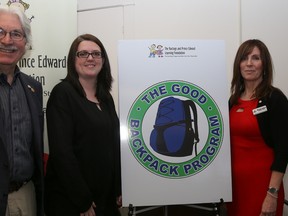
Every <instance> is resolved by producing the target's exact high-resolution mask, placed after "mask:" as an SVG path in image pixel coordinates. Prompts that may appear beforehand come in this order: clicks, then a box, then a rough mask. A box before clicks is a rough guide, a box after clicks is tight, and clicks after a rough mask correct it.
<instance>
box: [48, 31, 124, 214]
mask: <svg viewBox="0 0 288 216" xmlns="http://www.w3.org/2000/svg"><path fill="white" fill-rule="evenodd" d="M111 82H112V76H111V71H110V64H109V59H108V56H107V53H106V51H105V48H104V46H103V44H102V43H101V41H100V40H99V39H97V38H96V37H95V36H93V35H90V34H85V35H81V36H79V37H77V38H76V39H75V40H74V41H73V43H72V45H71V47H70V51H69V55H68V73H67V76H66V78H65V79H64V80H63V81H62V82H60V83H59V84H57V85H56V86H55V87H54V89H53V90H52V92H51V95H50V97H49V100H48V103H47V129H48V140H49V159H48V162H47V174H46V179H45V212H46V215H47V216H50V215H51V216H57V215H61V216H63V215H69V216H74V215H75V216H76V215H77V216H79V215H80V216H88V215H89V216H90V215H92V216H93V215H97V216H101V215H103V216H116V215H120V213H119V211H118V206H119V205H121V195H120V194H121V183H120V138H119V120H118V117H117V114H116V111H115V106H114V102H113V99H112V96H111V94H110V90H111Z"/></svg>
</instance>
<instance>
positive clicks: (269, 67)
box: [230, 39, 274, 105]
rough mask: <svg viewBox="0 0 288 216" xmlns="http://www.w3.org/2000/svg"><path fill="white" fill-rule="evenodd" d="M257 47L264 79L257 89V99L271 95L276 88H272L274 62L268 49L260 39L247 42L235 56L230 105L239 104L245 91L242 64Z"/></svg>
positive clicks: (255, 94)
mask: <svg viewBox="0 0 288 216" xmlns="http://www.w3.org/2000/svg"><path fill="white" fill-rule="evenodd" d="M255 47H257V48H258V49H259V50H260V58H261V61H262V65H263V73H262V76H263V79H262V82H261V83H260V84H259V85H258V86H257V87H256V89H255V93H254V96H255V97H256V98H262V97H265V96H267V95H269V94H270V93H271V91H272V89H273V88H274V87H273V86H272V81H273V62H272V58H271V55H270V52H269V50H268V48H267V47H266V45H265V44H264V43H263V42H262V41H260V40H258V39H251V40H247V41H245V42H244V43H242V44H241V45H240V47H239V49H238V51H237V53H236V56H235V60H234V66H233V78H232V81H231V98H230V105H234V104H237V101H238V99H239V97H240V96H241V94H242V93H243V92H244V90H245V86H244V80H243V77H242V75H241V70H240V63H241V62H242V61H243V60H244V59H245V58H246V57H247V56H248V55H249V54H250V53H251V52H252V50H253V49H254V48H255Z"/></svg>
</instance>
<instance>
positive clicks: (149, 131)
mask: <svg viewBox="0 0 288 216" xmlns="http://www.w3.org/2000/svg"><path fill="white" fill-rule="evenodd" d="M171 98H172V99H174V98H176V99H177V100H178V101H179V100H180V99H184V100H181V101H189V102H190V104H191V103H194V104H195V105H194V107H197V110H198V119H199V117H200V118H201V115H199V114H202V119H201V120H202V121H201V122H200V121H198V125H197V124H196V123H197V122H196V121H197V119H193V118H192V119H191V120H188V121H187V120H180V121H177V122H176V123H169V124H168V125H164V123H165V118H166V119H167V118H170V117H169V116H168V115H171V114H172V111H173V110H176V108H175V107H173V108H171V107H172V105H171V104H172V103H171V101H172V99H171ZM165 99H167V101H168V102H166V104H165V101H164V100H165ZM161 101H162V103H161ZM191 101H192V102H191ZM157 102H158V104H159V107H161V108H162V110H164V111H161V112H159V111H158V112H157V109H156V107H157V105H156V104H157ZM159 102H160V103H159ZM189 102H188V103H189ZM185 103H187V102H185ZM163 104H164V105H163ZM173 104H174V101H173ZM175 104H176V102H175ZM180 104H181V103H180ZM190 109H191V108H190ZM195 109H196V108H195ZM187 110H188V111H189V109H186V114H187ZM195 111H196V110H195ZM159 113H160V114H159ZM162 113H166V114H167V116H168V117H167V116H164V115H163V116H162ZM156 114H157V115H156ZM194 114H195V113H194ZM189 115H190V114H189ZM175 116H176V117H178V116H179V113H177V114H175V115H174V118H176V117H175ZM192 117H193V115H192ZM156 118H158V120H155V119H156ZM159 119H160V120H159ZM151 121H154V122H155V124H154V122H153V123H151ZM159 122H160V123H159ZM187 122H188V123H189V124H191V122H192V124H194V129H192V130H193V134H194V140H196V141H197V142H199V143H198V144H197V143H195V144H194V143H193V142H192V141H191V138H187V137H188V135H187V134H189V133H190V131H191V128H190V127H189V128H188V129H187V124H188V123H187ZM160 124H162V125H160ZM159 125H160V126H159ZM127 126H128V130H129V137H128V144H129V148H130V150H131V152H132V153H133V155H134V157H135V158H136V159H137V160H138V162H139V163H140V164H141V165H142V166H143V167H144V168H146V169H147V170H149V171H150V172H152V173H154V174H156V175H158V176H162V177H166V178H185V177H189V176H192V175H195V174H197V173H199V172H201V171H203V170H204V169H205V168H207V167H208V166H209V165H210V164H211V163H212V161H213V160H214V159H215V157H216V156H217V154H218V152H219V150H220V148H221V145H222V141H223V120H222V115H221V112H220V110H219V109H218V106H217V104H216V103H215V101H214V100H213V98H211V96H210V95H209V94H208V93H207V92H205V91H204V90H203V89H201V88H200V87H199V86H197V85H194V84H192V83H189V82H185V81H177V80H169V81H163V82H160V83H157V84H155V85H153V86H151V87H149V88H148V89H146V90H145V91H144V92H142V93H141V94H140V95H139V97H138V98H137V99H136V100H135V101H134V103H133V104H132V106H131V108H130V110H129V113H128V118H127ZM198 126H199V130H198ZM173 127H174V128H173ZM185 127H186V129H183V128H185ZM196 127H197V128H196ZM167 128H169V130H167ZM156 130H157V133H155V131H156ZM163 131H164V132H163ZM170 131H171V133H170ZM196 132H197V134H196ZM198 132H199V134H201V136H199V137H201V138H200V139H199V138H198ZM155 134H156V135H155ZM174 134H176V135H177V136H174ZM182 135H183V136H182ZM195 135H197V136H196V139H195ZM184 136H185V138H184ZM151 137H152V138H153V139H152V138H151ZM155 137H157V142H158V143H159V142H160V141H161V142H160V143H161V144H162V147H161V146H160V147H159V146H157V145H158V144H157V145H156V144H153V143H154V142H155ZM159 140H160V141H159ZM187 140H188V142H187ZM189 140H190V141H189ZM184 141H185V143H186V144H185V145H186V147H183V145H184V144H182V143H184ZM163 143H164V144H165V145H166V146H165V145H164V148H165V151H162V150H161V149H160V148H162V149H163ZM167 143H168V144H167ZM176 143H177V144H176ZM187 143H188V144H187ZM196 144H197V145H198V147H199V146H201V151H200V152H199V153H197V152H196ZM168 145H169V146H168ZM181 145H182V146H181ZM193 145H194V147H195V151H194V153H191V154H190V153H189V154H186V153H187V149H190V150H191V149H192V147H193ZM167 146H168V147H167ZM179 146H181V147H179ZM179 149H180V150H179ZM181 149H182V153H179V152H181ZM183 149H184V150H185V151H184V150H183ZM190 150H188V151H190ZM163 152H165V153H163ZM183 153H184V154H183Z"/></svg>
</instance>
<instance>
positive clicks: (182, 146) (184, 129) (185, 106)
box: [150, 97, 199, 157]
mask: <svg viewBox="0 0 288 216" xmlns="http://www.w3.org/2000/svg"><path fill="white" fill-rule="evenodd" d="M191 114H192V115H191ZM192 116H193V118H192ZM198 142H199V136H198V125H197V110H196V106H195V103H194V102H193V101H192V100H184V101H183V100H180V99H178V98H174V97H168V98H164V99H162V100H161V101H160V104H159V107H158V111H157V116H156V120H155V125H154V129H153V130H152V132H151V134H150V146H151V147H152V148H153V150H154V151H156V152H157V153H159V154H162V155H167V156H173V157H183V156H189V155H192V153H193V146H194V147H195V154H196V155H197V143H198Z"/></svg>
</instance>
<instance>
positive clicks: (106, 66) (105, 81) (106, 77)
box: [64, 34, 113, 102]
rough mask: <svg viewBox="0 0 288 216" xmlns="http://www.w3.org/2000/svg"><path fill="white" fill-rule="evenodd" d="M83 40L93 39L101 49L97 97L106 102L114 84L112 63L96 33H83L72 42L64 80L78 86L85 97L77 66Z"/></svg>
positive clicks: (78, 89)
mask: <svg viewBox="0 0 288 216" xmlns="http://www.w3.org/2000/svg"><path fill="white" fill-rule="evenodd" d="M82 41H92V42H94V43H96V44H97V45H98V46H99V47H100V49H101V53H102V59H103V66H102V69H101V71H100V72H99V74H98V77H97V83H96V97H97V98H98V100H99V101H101V102H106V101H107V99H108V98H109V97H111V95H110V90H111V84H112V81H113V78H112V75H111V68H110V63H109V59H108V55H107V52H106V50H105V48H104V46H103V44H102V42H101V41H100V40H99V39H98V38H97V37H95V36H94V35H91V34H83V35H80V36H78V37H77V38H76V39H75V40H74V41H73V42H72V44H71V46H70V50H69V53H68V63H67V76H66V77H65V79H64V80H66V81H69V82H70V83H71V84H72V85H73V86H74V87H75V88H76V90H77V91H78V92H79V93H80V95H82V96H83V97H85V96H86V94H85V91H84V89H83V87H82V85H81V84H80V82H79V75H78V73H77V71H76V67H75V60H76V52H77V50H78V46H79V44H80V43H81V42H82Z"/></svg>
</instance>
